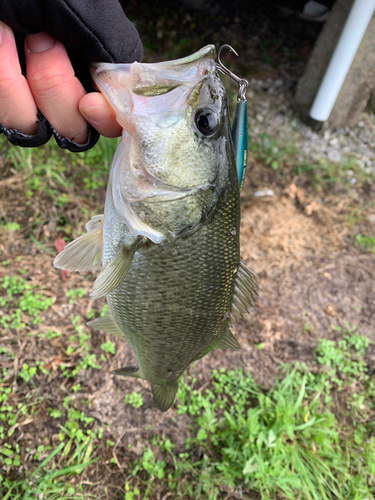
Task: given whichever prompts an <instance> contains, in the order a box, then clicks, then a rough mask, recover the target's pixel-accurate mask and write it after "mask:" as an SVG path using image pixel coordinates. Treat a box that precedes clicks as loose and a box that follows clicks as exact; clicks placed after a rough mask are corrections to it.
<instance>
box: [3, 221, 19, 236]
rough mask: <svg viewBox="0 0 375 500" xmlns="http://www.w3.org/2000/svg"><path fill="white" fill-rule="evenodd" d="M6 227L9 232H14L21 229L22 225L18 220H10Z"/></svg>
mask: <svg viewBox="0 0 375 500" xmlns="http://www.w3.org/2000/svg"><path fill="white" fill-rule="evenodd" d="M5 228H6V230H7V231H8V232H9V233H14V232H16V231H19V230H20V225H19V224H17V222H8V223H7V225H6V226H5Z"/></svg>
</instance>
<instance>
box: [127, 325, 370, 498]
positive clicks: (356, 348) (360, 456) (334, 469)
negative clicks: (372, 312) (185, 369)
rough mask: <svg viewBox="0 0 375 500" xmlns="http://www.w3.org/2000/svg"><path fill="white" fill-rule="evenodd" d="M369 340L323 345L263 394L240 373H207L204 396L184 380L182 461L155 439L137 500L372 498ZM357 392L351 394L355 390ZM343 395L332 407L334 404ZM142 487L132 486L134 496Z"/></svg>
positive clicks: (348, 334) (350, 338) (284, 369)
mask: <svg viewBox="0 0 375 500" xmlns="http://www.w3.org/2000/svg"><path fill="white" fill-rule="evenodd" d="M368 344H369V339H368V338H367V337H362V336H360V335H358V334H357V333H356V332H354V331H345V332H344V334H343V338H342V340H339V341H330V340H324V339H322V340H321V341H320V342H319V345H318V347H317V350H316V361H315V362H314V363H313V364H311V365H309V366H308V365H303V364H301V363H296V364H295V365H294V366H288V365H283V366H280V369H279V376H278V378H277V380H276V381H275V384H274V385H273V386H272V387H271V388H270V389H268V390H265V389H262V388H261V387H259V386H258V385H257V384H255V382H254V379H253V378H252V376H251V375H250V374H249V373H247V372H245V371H243V370H239V369H236V370H230V371H226V370H224V369H221V370H219V371H216V370H214V371H213V373H212V380H211V387H210V388H207V389H205V391H203V392H201V391H199V390H195V389H194V384H195V380H194V379H191V378H189V377H187V378H186V379H185V382H183V383H182V384H181V385H180V389H179V391H178V401H179V403H178V410H177V411H178V413H180V414H187V415H189V416H190V418H191V419H192V425H191V432H190V437H189V438H188V439H187V441H186V443H185V448H186V451H185V452H183V453H179V454H174V453H173V443H171V442H170V441H169V440H166V439H165V438H164V439H163V438H160V437H156V438H155V439H154V443H153V444H154V446H153V447H149V448H147V449H146V450H145V452H144V454H143V458H142V459H141V460H140V461H138V462H136V463H135V466H134V469H133V475H137V474H138V475H139V472H140V471H142V470H143V471H144V472H145V473H146V477H147V479H146V481H145V484H144V488H145V491H144V494H143V496H141V498H144V499H145V498H153V496H152V493H151V492H152V490H153V488H154V487H155V486H156V484H158V485H159V488H160V483H162V484H163V485H164V487H167V488H168V490H170V491H173V492H174V493H175V495H177V496H182V497H183V498H207V499H212V500H214V499H216V498H219V496H220V492H223V491H227V492H230V491H232V492H237V494H240V493H241V494H242V495H244V497H243V498H250V497H248V496H247V495H251V494H252V493H254V492H256V493H258V494H259V495H260V497H261V498H262V499H264V500H266V499H267V500H268V499H271V498H272V499H273V498H275V499H276V498H283V499H290V500H295V499H302V498H303V499H312V500H322V499H324V500H326V499H327V500H328V499H330V500H331V499H332V500H333V499H344V498H345V499H346V500H365V499H370V498H373V495H374V494H375V481H374V479H373V477H374V473H375V437H374V436H373V435H372V432H373V430H374V424H375V421H374V413H373V412H374V409H375V408H374V396H375V381H374V379H373V378H372V379H371V378H370V376H369V375H368V374H367V367H366V364H365V362H364V359H363V356H364V353H365V349H366V347H367V346H368ZM354 386H355V387H356V389H357V390H356V391H355V392H354V391H353V387H354ZM334 393H342V394H343V395H344V397H343V399H342V401H341V404H340V405H334V404H333V400H332V395H333V394H334ZM138 487H139V486H138Z"/></svg>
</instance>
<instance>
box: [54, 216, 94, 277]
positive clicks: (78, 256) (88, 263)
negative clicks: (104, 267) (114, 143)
mask: <svg viewBox="0 0 375 500" xmlns="http://www.w3.org/2000/svg"><path fill="white" fill-rule="evenodd" d="M86 229H87V233H86V234H83V235H82V236H80V237H79V238H77V239H75V240H74V241H72V242H71V243H69V245H67V246H66V247H65V248H64V250H63V251H62V252H60V253H59V254H58V255H57V257H56V258H55V260H54V261H53V265H54V266H55V267H57V268H58V269H64V270H65V271H80V272H87V271H91V270H93V269H97V268H98V267H99V266H100V265H101V263H102V251H103V215H95V216H94V217H92V219H91V220H90V221H89V222H88V223H87V224H86Z"/></svg>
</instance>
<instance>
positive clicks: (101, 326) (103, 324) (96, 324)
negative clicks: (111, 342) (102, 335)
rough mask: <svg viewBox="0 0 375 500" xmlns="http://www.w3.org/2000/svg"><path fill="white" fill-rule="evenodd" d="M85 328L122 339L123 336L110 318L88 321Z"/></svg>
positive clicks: (101, 317) (103, 317)
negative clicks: (88, 327)
mask: <svg viewBox="0 0 375 500" xmlns="http://www.w3.org/2000/svg"><path fill="white" fill-rule="evenodd" d="M87 326H90V327H91V328H94V330H102V331H103V332H106V333H110V334H111V335H116V336H117V337H121V338H124V334H123V333H122V331H121V330H120V328H119V327H118V326H117V325H116V323H115V322H114V320H113V319H112V317H111V316H100V317H99V318H96V319H94V320H93V321H89V322H88V323H87Z"/></svg>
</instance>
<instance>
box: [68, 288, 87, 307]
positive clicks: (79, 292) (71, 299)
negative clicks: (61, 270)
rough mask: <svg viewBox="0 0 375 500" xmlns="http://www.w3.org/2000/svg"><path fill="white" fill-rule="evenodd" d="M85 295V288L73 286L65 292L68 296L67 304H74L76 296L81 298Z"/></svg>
mask: <svg viewBox="0 0 375 500" xmlns="http://www.w3.org/2000/svg"><path fill="white" fill-rule="evenodd" d="M85 295H86V290H85V289H84V288H73V289H71V290H68V291H67V292H66V293H65V296H66V297H69V304H74V300H75V299H76V298H82V297H84V296H85Z"/></svg>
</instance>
